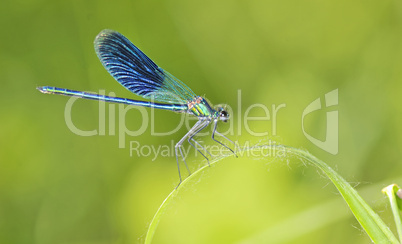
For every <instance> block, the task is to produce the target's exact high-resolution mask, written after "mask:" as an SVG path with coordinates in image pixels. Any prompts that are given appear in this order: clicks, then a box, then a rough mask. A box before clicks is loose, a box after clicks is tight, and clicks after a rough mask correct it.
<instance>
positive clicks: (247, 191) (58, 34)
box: [0, 0, 402, 244]
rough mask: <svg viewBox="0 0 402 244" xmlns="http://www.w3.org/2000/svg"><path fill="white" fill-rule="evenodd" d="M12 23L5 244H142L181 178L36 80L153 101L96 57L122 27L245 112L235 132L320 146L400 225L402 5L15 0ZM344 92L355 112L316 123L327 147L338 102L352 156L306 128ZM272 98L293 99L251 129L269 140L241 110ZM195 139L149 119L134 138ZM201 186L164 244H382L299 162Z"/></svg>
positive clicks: (5, 66) (173, 117) (174, 215)
mask: <svg viewBox="0 0 402 244" xmlns="http://www.w3.org/2000/svg"><path fill="white" fill-rule="evenodd" d="M0 27H1V34H0V104H1V105H0V115H1V116H0V243H3V244H8V243H10V244H11V243H18V244H20V243H21V244H22V243H40V244H47V243H49V244H50V243H52V244H53V243H61V244H84V243H90V244H95V243H96V244H98V243H99V244H101V243H102V244H103V243H141V242H143V239H144V236H145V233H146V230H147V226H148V224H149V223H150V221H151V219H152V217H153V214H154V213H155V212H156V210H157V209H158V207H159V205H160V204H161V203H162V201H163V200H164V199H165V197H166V196H167V195H168V194H169V192H170V191H172V190H173V189H174V187H175V186H176V185H177V183H178V176H177V169H176V163H175V159H174V157H158V158H156V159H155V160H154V161H152V157H151V156H149V157H137V156H132V157H130V150H129V149H128V147H126V148H124V149H123V148H119V147H118V144H119V143H118V142H119V138H118V136H117V135H108V133H106V134H107V135H102V136H91V137H82V136H79V135H76V134H74V133H73V132H71V131H70V130H69V129H68V127H67V125H66V122H65V119H64V108H65V106H66V103H67V101H68V98H66V97H62V96H50V95H44V94H41V93H39V92H38V91H37V90H36V89H35V88H36V87H37V86H41V85H51V86H58V87H64V88H70V89H76V90H84V91H95V92H98V91H99V89H104V90H106V92H111V91H113V92H115V93H116V94H117V95H118V96H122V97H128V98H133V99H136V98H138V97H137V96H135V95H132V94H131V93H130V92H129V91H127V90H125V89H124V88H122V87H121V86H120V85H119V84H118V83H117V82H116V81H114V80H113V78H112V77H111V76H110V75H109V74H108V73H107V72H106V71H105V70H104V68H103V67H102V65H101V64H100V62H99V61H98V58H97V57H96V54H95V52H94V49H93V40H94V38H95V36H96V35H97V34H98V33H99V32H100V31H101V30H102V29H106V28H108V29H114V30H117V31H119V32H121V33H123V34H124V35H125V36H126V37H128V38H129V39H130V40H131V41H132V42H133V43H135V44H136V45H137V46H138V47H139V48H140V49H141V50H143V51H144V52H145V53H146V54H147V55H148V56H149V57H150V58H152V59H153V60H154V61H155V62H156V63H157V64H158V65H160V66H161V67H163V68H164V69H166V70H168V71H169V72H170V73H172V74H174V75H175V76H176V77H178V78H179V79H181V80H182V81H184V82H185V83H186V84H187V85H188V86H189V87H191V88H192V89H193V91H194V92H195V93H197V94H199V95H202V96H204V95H205V96H206V97H207V98H208V99H209V100H210V101H211V102H212V103H214V104H218V103H226V104H229V105H231V107H232V108H233V109H234V114H233V116H232V121H233V125H234V126H235V128H236V129H235V130H234V134H233V135H228V137H230V138H231V139H232V140H238V141H239V142H241V143H244V142H249V143H250V145H254V144H257V143H266V142H267V141H268V140H270V139H271V140H275V141H277V142H278V143H283V144H286V145H290V146H294V147H301V148H305V149H307V150H309V151H310V152H312V153H313V154H314V155H316V156H317V157H318V158H320V159H322V160H324V161H325V162H327V163H328V164H329V165H330V166H331V167H333V168H334V169H336V171H337V172H339V173H340V174H341V175H342V176H343V177H344V178H345V179H347V180H348V181H349V182H351V184H352V185H354V186H356V188H357V190H358V191H359V192H361V193H362V195H363V197H364V198H365V199H366V200H367V201H368V202H369V204H370V205H371V206H373V207H374V208H375V210H376V211H377V212H378V213H379V214H380V216H381V217H383V219H384V220H385V222H386V223H388V224H389V225H390V226H391V228H392V230H394V227H393V220H392V217H391V215H390V210H389V208H388V207H387V206H388V205H387V201H386V199H385V198H384V196H383V195H382V194H381V189H382V187H384V186H386V185H388V184H391V183H400V182H401V181H402V174H401V172H402V164H401V161H402V160H401V158H402V150H401V148H402V126H401V125H402V107H401V102H402V98H401V97H402V96H401V91H402V89H401V88H402V87H401V86H402V85H401V84H402V83H401V79H402V67H401V65H402V34H401V33H402V31H401V30H402V2H401V1H395V0H394V1H393V0H383V1H379V0H377V1H362V0H352V1H345V0H341V1H335V0H329V1H314V0H303V1H295V0H294V1H291V0H285V1H261V0H260V1H256V0H251V1H229V0H222V1H211V0H207V1H186V0H166V1H145V0H141V1H122V0H117V1H77V0H75V1H45V0H36V1H22V0H17V1H11V0H5V1H2V4H1V8H0ZM334 89H339V90H338V91H339V105H338V106H336V107H335V108H328V109H323V110H320V111H317V112H315V113H314V114H311V116H309V117H306V121H305V123H306V124H305V129H306V131H307V132H308V133H309V134H311V135H313V136H315V137H317V138H321V139H322V140H323V139H324V138H325V125H326V112H327V111H334V110H338V111H339V153H338V154H337V155H331V154H329V153H327V152H325V151H323V150H321V149H319V148H317V147H316V146H315V145H314V144H312V143H311V142H310V141H309V140H307V138H306V137H305V136H304V135H303V132H302V127H301V117H302V113H303V110H304V108H305V107H306V106H307V105H308V104H309V103H310V102H312V101H314V100H315V99H317V98H322V99H323V98H324V94H326V93H328V92H330V91H332V90H334ZM238 90H241V94H242V97H241V99H242V100H241V102H240V104H241V106H239V101H238ZM256 103H259V104H264V105H265V106H267V107H268V108H269V109H270V108H271V105H273V104H275V105H279V104H286V108H283V109H282V110H280V111H279V112H278V115H277V119H276V124H277V128H276V134H274V131H273V122H272V120H270V121H254V122H250V124H249V126H250V128H252V129H253V130H254V131H257V132H268V133H269V136H264V137H261V136H253V135H251V134H250V133H247V131H245V126H244V123H243V121H239V120H238V116H239V114H238V111H239V110H238V109H239V108H241V113H240V115H243V114H244V111H245V110H246V109H247V108H248V107H250V106H251V105H253V104H256ZM107 108H108V109H109V107H107ZM108 109H107V114H108V113H109V112H110V111H109V110H108ZM116 111H117V107H116ZM146 111H148V112H149V110H146ZM98 114H99V111H98V102H96V101H88V100H80V101H77V102H76V103H75V104H74V106H73V111H72V118H73V121H74V124H75V125H76V126H77V127H78V128H80V129H82V130H94V129H99V128H98V123H99V122H98V116H99V115H98ZM251 115H253V116H264V112H263V110H261V109H254V110H252V112H251ZM115 117H116V118H115V119H116V122H118V121H119V120H118V116H117V114H116V116H115ZM155 117H156V122H155V129H156V130H157V131H168V130H170V129H173V128H175V127H176V125H177V123H179V121H180V115H177V114H174V113H171V112H168V111H156V112H155ZM142 121H143V120H142V115H141V113H139V112H138V111H136V110H132V111H130V112H128V113H127V118H126V121H125V122H126V125H127V127H128V128H129V129H131V130H136V129H138V128H139V127H140V126H141V123H142ZM108 125H109V122H106V126H108ZM239 125H240V128H241V131H239V130H238V129H237V128H238V126H239ZM229 126H230V125H228V124H226V125H223V124H222V125H220V126H219V130H220V131H225V130H227V129H228V128H229ZM106 128H108V127H106ZM107 132H109V131H108V130H107ZM117 132H118V131H117V130H116V133H117ZM185 133H186V129H185V128H184V127H183V128H181V129H180V130H179V131H178V132H176V133H174V134H172V135H168V136H152V135H151V130H150V128H149V127H148V128H147V130H146V131H145V132H144V133H143V134H142V135H139V136H135V137H129V136H127V137H126V140H125V141H126V143H127V146H128V143H129V142H130V141H138V142H139V143H140V144H141V145H154V146H162V145H170V144H171V143H172V141H173V142H177V141H178V140H179V139H180V138H181V137H182V136H183V135H184V134H185ZM200 139H203V141H204V143H205V144H206V145H213V142H212V141H211V140H210V139H208V137H205V138H204V137H202V138H200ZM241 145H242V144H241ZM188 162H189V164H190V167H191V168H192V169H193V170H194V169H196V168H198V167H200V166H202V165H204V164H205V163H206V162H205V160H203V159H202V158H201V157H194V156H190V157H189V158H188ZM182 172H183V173H185V170H183V171H182ZM189 185H190V186H189V187H186V188H185V190H184V191H182V192H180V194H179V195H178V197H177V198H176V199H175V200H174V201H173V204H171V205H170V207H169V208H168V210H167V211H166V212H165V214H164V216H163V217H162V221H161V222H160V224H159V226H158V229H157V231H156V235H155V237H154V243H235V242H239V243H243V242H244V243H369V242H370V240H369V238H368V236H367V235H366V234H365V233H364V231H363V230H362V229H361V227H360V226H359V224H358V222H357V221H356V220H355V219H354V217H353V215H352V213H351V212H350V210H349V209H348V208H347V206H346V204H345V203H344V202H343V201H342V198H341V197H340V196H339V194H338V193H337V191H336V189H335V188H334V187H333V186H332V185H331V183H329V181H328V180H327V179H326V178H325V177H323V174H322V173H321V172H318V171H317V170H316V169H315V168H312V167H307V166H305V165H303V164H302V163H300V162H298V161H297V160H274V159H273V158H269V157H258V156H257V157H253V156H243V157H239V158H234V157H228V158H226V159H224V160H222V161H220V162H219V163H217V164H215V165H214V166H213V167H211V168H209V169H207V171H206V173H204V174H202V176H200V177H198V178H197V180H196V181H194V182H192V183H191V184H189Z"/></svg>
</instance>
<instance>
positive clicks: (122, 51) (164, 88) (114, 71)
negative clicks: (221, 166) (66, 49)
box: [37, 30, 237, 185]
mask: <svg viewBox="0 0 402 244" xmlns="http://www.w3.org/2000/svg"><path fill="white" fill-rule="evenodd" d="M94 46H95V52H96V54H97V56H98V58H99V60H100V61H101V63H102V65H103V66H104V67H105V69H106V70H107V71H108V72H109V73H110V74H111V76H112V77H113V78H114V79H115V80H117V82H119V83H120V84H121V85H122V86H123V87H125V88H126V89H128V90H129V91H131V92H132V93H134V94H136V95H138V96H141V97H143V98H145V99H148V100H151V101H142V100H132V99H128V98H121V97H113V96H106V95H99V94H96V93H90V92H83V91H76V90H70V89H65V88H58V87H52V86H40V87H38V88H37V89H38V90H39V91H40V92H42V93H46V94H58V95H64V96H72V97H79V98H85V99H91V100H98V101H105V102H112V103H120V104H127V105H134V106H142V107H149V108H157V109H164V110H170V111H174V112H177V113H187V114H190V115H193V116H196V117H197V118H198V120H197V122H196V123H195V124H194V125H193V127H192V128H191V129H190V130H189V131H188V132H187V133H186V134H185V135H184V136H183V137H182V138H181V139H180V140H179V141H178V142H177V143H176V145H175V154H176V162H177V168H178V171H179V178H180V182H179V185H180V184H181V182H182V177H181V173H180V166H179V156H181V158H182V160H183V162H184V164H185V166H186V168H187V171H188V174H189V175H190V174H191V171H190V170H189V168H188V165H187V163H186V160H185V157H184V155H183V150H182V145H183V143H184V142H185V141H186V140H187V141H188V143H189V144H190V145H191V146H192V147H194V148H195V149H196V150H197V151H198V152H199V153H200V154H201V155H202V156H203V157H204V158H205V159H206V160H207V162H208V165H210V162H209V159H208V157H207V156H206V155H205V154H206V153H208V154H209V156H210V157H212V154H211V153H210V152H208V150H206V149H205V147H203V146H202V145H201V144H200V143H199V142H197V141H196V140H195V139H194V136H195V135H197V134H198V133H199V132H200V131H202V130H203V129H205V128H206V127H207V126H208V125H209V124H211V123H212V124H213V130H212V136H211V138H212V140H214V141H215V142H217V143H219V144H220V145H222V146H223V147H225V148H227V149H228V150H229V151H230V152H231V153H233V154H234V155H235V156H236V157H237V155H236V153H235V152H234V150H232V149H231V148H230V147H228V146H227V145H225V144H224V143H222V142H221V141H219V140H217V139H216V138H215V135H219V136H221V137H223V138H224V139H226V140H227V141H229V142H231V143H232V144H233V145H235V146H236V144H235V143H234V142H233V141H232V140H230V139H229V138H227V137H226V136H224V135H223V134H222V133H219V132H218V131H217V130H216V129H217V124H218V121H223V122H227V121H228V120H229V117H230V115H229V113H228V111H227V110H226V109H225V107H224V106H221V105H218V106H215V107H214V106H212V105H211V103H209V102H208V101H207V100H206V99H205V98H203V97H201V96H197V95H196V94H195V93H194V92H193V91H192V90H191V89H190V88H189V87H188V86H187V85H185V84H184V83H183V82H181V81H180V80H179V79H177V78H176V77H174V76H173V75H171V74H170V73H169V72H167V71H165V70H163V69H162V68H160V67H159V66H158V65H156V64H155V63H154V62H153V61H152V60H151V59H150V58H148V56H146V55H145V54H144V53H143V52H142V51H141V50H140V49H138V48H137V47H136V46H134V44H133V43H132V42H131V41H129V40H128V39H127V38H126V37H125V36H123V35H122V34H120V33H119V32H117V31H113V30H103V31H101V32H100V33H99V34H98V35H97V36H96V38H95V41H94ZM197 146H198V147H199V148H200V149H201V150H202V151H203V152H204V153H203V152H202V151H201V150H200V149H199V148H198V147H197Z"/></svg>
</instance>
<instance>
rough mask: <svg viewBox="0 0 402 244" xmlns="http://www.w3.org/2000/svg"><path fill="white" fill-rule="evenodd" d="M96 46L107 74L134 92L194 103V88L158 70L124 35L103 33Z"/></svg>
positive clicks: (176, 101)
mask: <svg viewBox="0 0 402 244" xmlns="http://www.w3.org/2000/svg"><path fill="white" fill-rule="evenodd" d="M94 45H95V51H96V54H97V55H98V57H99V59H100V61H101V62H102V64H103V66H104V67H105V68H106V70H107V71H108V72H109V73H110V74H111V75H112V76H113V77H114V78H115V79H116V80H117V81H118V82H119V83H120V84H122V85H123V86H124V87H125V88H127V89H128V90H130V91H131V92H133V93H135V94H137V95H139V96H142V97H144V98H148V99H150V98H153V99H154V100H156V101H160V102H167V103H187V102H188V101H191V100H193V99H194V97H195V94H194V93H193V92H192V91H191V89H190V88H188V87H187V86H186V85H185V84H184V83H182V82H181V81H180V80H178V79H177V78H175V77H174V76H172V75H171V74H169V73H168V72H166V71H164V70H163V69H161V68H160V67H158V66H157V65H156V64H155V63H154V62H153V61H152V60H151V59H149V58H148V57H147V56H146V55H145V54H144V53H143V52H141V50H139V49H138V48H137V47H136V46H134V45H133V44H132V43H131V42H130V41H129V40H128V39H127V38H126V37H124V36H123V35H122V34H120V33H118V32H116V31H112V30H103V31H101V32H100V33H99V34H98V36H97V37H96V38H95V42H94Z"/></svg>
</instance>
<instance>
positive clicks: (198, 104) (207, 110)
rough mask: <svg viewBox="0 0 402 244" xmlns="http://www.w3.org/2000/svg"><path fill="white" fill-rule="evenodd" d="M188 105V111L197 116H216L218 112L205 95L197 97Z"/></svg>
mask: <svg viewBox="0 0 402 244" xmlns="http://www.w3.org/2000/svg"><path fill="white" fill-rule="evenodd" d="M187 106H188V113H190V114H194V115H195V116H197V117H216V116H217V114H218V112H217V111H216V110H215V109H213V108H212V107H211V105H210V104H209V103H208V101H207V100H205V99H204V98H203V97H195V99H194V100H193V101H191V102H189V103H187Z"/></svg>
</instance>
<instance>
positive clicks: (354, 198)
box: [145, 145, 399, 244]
mask: <svg viewBox="0 0 402 244" xmlns="http://www.w3.org/2000/svg"><path fill="white" fill-rule="evenodd" d="M261 148H265V149H269V148H271V149H281V150H283V149H286V153H287V157H291V156H293V157H296V158H298V159H300V160H303V161H304V162H307V163H309V164H311V165H314V166H315V167H317V168H319V169H321V170H322V171H323V172H324V173H325V174H326V175H327V177H328V178H329V179H330V180H331V181H332V183H333V184H334V185H335V187H336V188H337V189H338V191H339V192H340V193H341V195H342V197H343V198H344V200H345V201H346V203H347V204H348V206H349V208H350V209H351V210H352V213H353V214H354V215H355V217H356V219H357V220H358V221H359V223H360V225H361V226H362V227H363V228H364V230H365V231H366V232H367V234H368V235H369V237H370V238H371V240H372V241H373V242H374V243H395V244H396V243H399V242H398V240H397V239H396V237H395V236H394V234H393V233H392V232H391V231H390V230H389V228H388V226H386V225H385V223H384V222H383V221H382V220H381V218H380V217H379V216H378V215H377V214H376V213H375V212H374V210H373V209H372V208H371V207H370V206H369V205H368V204H367V203H366V202H365V201H364V200H363V198H362V197H361V196H360V195H359V194H358V193H357V191H356V190H355V189H354V188H353V187H352V186H351V185H350V184H349V183H348V182H347V181H345V180H344V179H343V178H342V177H341V176H340V175H339V174H338V173H336V172H335V171H334V170H333V169H332V168H330V167H329V166H328V165H327V164H325V163H324V162H323V161H321V160H319V159H318V158H316V157H315V156H313V155H312V154H310V153H309V152H307V151H304V150H301V149H297V148H293V147H289V146H284V145H262V146H256V147H252V148H244V149H242V151H252V150H259V149H261ZM227 156H229V155H227ZM227 156H223V157H221V158H219V159H216V160H214V161H213V162H211V164H214V163H216V162H218V161H220V160H221V159H223V158H225V157H227ZM207 167H208V166H204V167H202V168H200V169H199V170H197V171H196V172H194V173H193V174H192V175H190V176H189V177H187V178H186V179H185V180H184V181H183V182H182V183H181V185H180V186H179V187H177V188H176V189H174V190H173V191H172V192H171V193H170V194H169V195H168V196H167V198H166V199H165V200H164V201H163V203H162V205H161V206H160V207H159V209H158V211H157V212H156V213H155V215H154V218H153V219H152V221H151V224H150V226H149V228H148V232H147V235H146V237H145V243H151V241H152V238H153V236H154V234H155V231H156V228H157V226H158V223H159V221H160V219H161V217H162V214H163V213H164V211H165V210H166V208H167V206H168V204H169V203H170V202H171V200H172V199H173V198H174V197H175V196H176V195H177V194H178V193H179V191H180V190H181V189H183V188H185V187H186V186H187V185H188V182H189V180H190V179H191V178H193V177H195V176H196V175H198V174H200V173H202V172H203V171H204V170H205V169H206V168H207Z"/></svg>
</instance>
